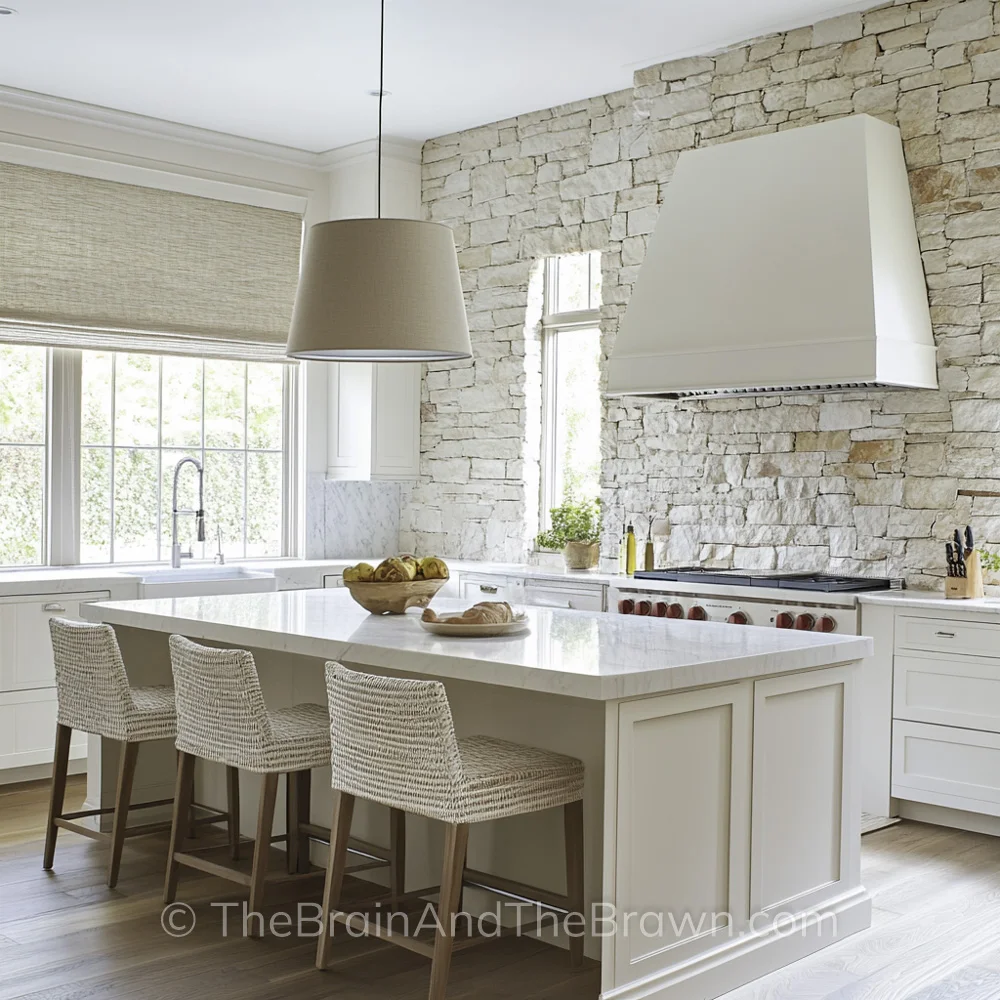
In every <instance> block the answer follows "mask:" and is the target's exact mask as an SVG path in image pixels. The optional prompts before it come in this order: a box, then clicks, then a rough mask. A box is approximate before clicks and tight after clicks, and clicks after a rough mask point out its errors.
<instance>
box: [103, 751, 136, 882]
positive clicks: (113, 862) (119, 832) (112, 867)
mask: <svg viewBox="0 0 1000 1000" xmlns="http://www.w3.org/2000/svg"><path fill="white" fill-rule="evenodd" d="M138 757H139V744H138V743H123V744H122V746H121V758H120V760H119V761H118V792H117V794H116V795H115V817H114V824H113V825H112V828H111V857H110V858H109V859H108V888H109V889H113V888H114V887H115V886H116V885H117V884H118V869H119V868H120V867H121V863H122V848H123V847H124V846H125V828H126V827H127V826H128V809H129V805H130V804H131V802H132V780H133V779H134V778H135V762H136V760H137V759H138Z"/></svg>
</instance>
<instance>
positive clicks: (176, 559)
mask: <svg viewBox="0 0 1000 1000" xmlns="http://www.w3.org/2000/svg"><path fill="white" fill-rule="evenodd" d="M187 462H190V463H191V464H192V465H193V466H194V467H195V468H196V469H197V470H198V509H197V510H181V509H180V508H179V507H178V506H177V481H178V479H180V474H181V468H182V467H183V466H184V465H185V464H186V463H187ZM178 514H194V525H195V532H196V537H197V539H198V541H199V542H203V541H205V470H204V469H203V468H202V466H201V462H199V461H198V459H196V458H192V457H191V456H190V455H186V456H185V457H184V458H182V459H181V460H180V461H179V462H178V463H177V465H175V466H174V502H173V515H174V520H173V527H172V529H171V535H170V538H171V542H172V544H171V546H170V565H171V566H173V568H174V569H179V568H180V565H181V560H182V559H190V558H191V557H192V556H193V555H194V553H193V552H190V551H189V552H181V543H180V542H179V541H177V515H178Z"/></svg>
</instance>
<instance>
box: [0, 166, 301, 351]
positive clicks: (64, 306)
mask: <svg viewBox="0 0 1000 1000" xmlns="http://www.w3.org/2000/svg"><path fill="white" fill-rule="evenodd" d="M301 242H302V219H301V217H300V216H298V215H297V214H295V213H292V212H282V211H276V210H274V209H268V208H256V207H254V206H250V205H241V204H235V203H233V202H228V201H218V200H215V199H212V198H200V197H196V196H193V195H188V194H179V193H177V192H173V191H162V190H158V189H155V188H147V187H138V186H135V185H131V184H119V183H116V182H114V181H105V180H98V179H95V178H91V177H82V176H79V175H77V174H69V173H62V172H59V171H52V170H40V169H37V168H35V167H25V166H20V165H18V164H12V163H0V340H5V341H8V342H17V343H22V344H40V345H45V346H62V347H76V348H84V349H94V350H127V351H144V352H149V353H157V354H193V355H199V356H205V357H228V358H243V359H245V360H262V361H263V360H270V361H279V360H280V361H284V360H286V358H285V342H286V340H287V339H288V328H289V324H290V322H291V316H292V305H293V303H294V301H295V289H296V285H297V283H298V274H299V252H300V248H301Z"/></svg>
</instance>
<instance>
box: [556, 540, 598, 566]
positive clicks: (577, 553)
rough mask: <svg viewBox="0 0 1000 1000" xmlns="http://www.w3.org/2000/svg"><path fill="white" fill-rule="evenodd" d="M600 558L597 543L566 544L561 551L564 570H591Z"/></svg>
mask: <svg viewBox="0 0 1000 1000" xmlns="http://www.w3.org/2000/svg"><path fill="white" fill-rule="evenodd" d="M600 556H601V546H600V543H599V542H567V543H566V547H565V548H564V549H563V559H565V560H566V569H593V568H594V567H595V566H596V565H597V560H598V559H599V558H600Z"/></svg>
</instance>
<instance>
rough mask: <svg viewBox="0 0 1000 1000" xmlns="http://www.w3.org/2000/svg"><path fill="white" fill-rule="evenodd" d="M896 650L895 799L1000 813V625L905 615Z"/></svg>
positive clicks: (901, 618)
mask: <svg viewBox="0 0 1000 1000" xmlns="http://www.w3.org/2000/svg"><path fill="white" fill-rule="evenodd" d="M893 647H894V656H893V699H892V717H893V723H892V783H891V792H892V795H893V796H895V797H896V798H899V799H903V800H905V801H909V802H922V803H925V804H926V805H931V806H939V807H943V808H947V809H957V810H961V811H964V812H973V813H980V814H985V815H990V816H1000V625H998V624H996V623H995V622H990V621H976V620H970V619H968V618H965V617H956V618H943V617H941V616H940V614H938V615H926V616H925V615H920V614H919V613H916V614H914V613H907V614H899V615H897V616H896V628H895V641H894V643H893ZM959 825H961V824H959Z"/></svg>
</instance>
